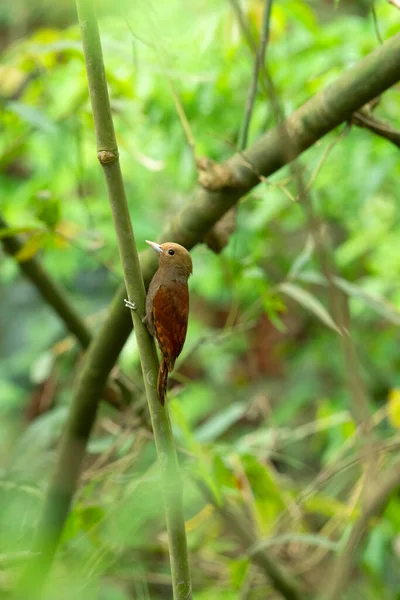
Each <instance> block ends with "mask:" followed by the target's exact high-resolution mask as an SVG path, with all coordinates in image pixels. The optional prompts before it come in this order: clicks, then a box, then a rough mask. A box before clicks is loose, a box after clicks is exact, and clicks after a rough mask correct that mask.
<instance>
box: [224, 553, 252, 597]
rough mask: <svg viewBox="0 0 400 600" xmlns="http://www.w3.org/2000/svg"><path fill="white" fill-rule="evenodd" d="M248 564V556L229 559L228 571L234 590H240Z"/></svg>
mask: <svg viewBox="0 0 400 600" xmlns="http://www.w3.org/2000/svg"><path fill="white" fill-rule="evenodd" d="M249 566H250V561H249V559H248V558H243V559H239V560H234V559H232V560H230V561H229V572H230V577H231V584H232V587H233V588H234V589H235V590H240V588H241V587H242V585H243V582H244V580H245V578H246V575H247V573H248V570H249Z"/></svg>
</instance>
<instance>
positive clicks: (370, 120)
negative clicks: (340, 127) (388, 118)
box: [351, 108, 400, 148]
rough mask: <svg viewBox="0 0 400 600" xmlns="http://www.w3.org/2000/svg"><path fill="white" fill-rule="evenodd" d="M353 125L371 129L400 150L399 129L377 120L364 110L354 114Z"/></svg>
mask: <svg viewBox="0 0 400 600" xmlns="http://www.w3.org/2000/svg"><path fill="white" fill-rule="evenodd" d="M351 123H352V124H354V125H357V126H358V127H364V128H365V129H369V130H370V131H372V132H373V133H375V134H376V135H379V136H380V137H383V138H385V139H386V140H388V141H389V142H391V143H392V144H394V145H395V146H397V148H400V131H399V130H398V129H394V128H393V127H391V126H390V125H388V124H387V123H385V122H384V121H382V120H381V119H377V118H376V117H375V116H373V115H372V114H371V113H370V112H369V111H367V110H365V109H364V108H362V109H360V110H357V111H356V112H355V113H354V114H353V116H352V119H351Z"/></svg>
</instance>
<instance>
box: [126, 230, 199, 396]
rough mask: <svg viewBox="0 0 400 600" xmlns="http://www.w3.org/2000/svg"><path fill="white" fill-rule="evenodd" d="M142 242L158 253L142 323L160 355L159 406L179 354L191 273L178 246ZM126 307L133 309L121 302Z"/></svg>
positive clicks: (187, 258) (189, 260)
mask: <svg viewBox="0 0 400 600" xmlns="http://www.w3.org/2000/svg"><path fill="white" fill-rule="evenodd" d="M146 243H147V244H149V246H151V248H153V250H155V251H156V252H157V254H158V261H159V266H158V270H157V271H156V272H155V274H154V276H153V279H152V280H151V282H150V285H149V289H148V292H147V296H146V316H145V317H144V318H143V321H144V322H145V323H146V325H147V328H148V330H149V332H150V334H151V335H152V336H153V337H155V338H156V340H157V342H158V346H159V348H160V352H161V362H160V367H159V371H158V378H157V392H158V397H159V399H160V402H161V404H164V402H165V396H166V389H167V379H168V373H171V371H173V369H174V366H175V361H176V359H177V358H178V356H179V355H180V353H181V352H182V348H183V345H184V343H185V339H186V332H187V326H188V318H189V287H188V279H189V277H190V275H192V273H193V263H192V258H191V256H190V254H189V252H188V251H187V250H186V248H184V247H183V246H181V245H180V244H175V243H174V242H165V243H163V244H157V243H156V242H151V241H149V240H146ZM125 304H126V306H128V307H129V308H136V306H135V305H134V303H132V302H130V301H128V300H125Z"/></svg>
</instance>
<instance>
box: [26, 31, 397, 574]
mask: <svg viewBox="0 0 400 600" xmlns="http://www.w3.org/2000/svg"><path fill="white" fill-rule="evenodd" d="M399 67H400V34H397V35H396V36H394V37H393V38H391V39H390V40H388V41H387V42H385V43H384V44H383V45H382V46H380V47H379V48H378V49H376V50H375V51H374V52H373V53H372V54H370V55H368V56H367V57H366V58H364V59H363V60H362V61H361V62H360V63H359V64H358V65H356V66H354V67H353V68H352V69H350V70H349V71H347V72H346V73H344V74H343V75H342V76H341V77H339V78H338V79H337V81H336V82H335V83H333V84H332V85H330V86H329V87H328V88H326V89H324V90H322V91H321V92H319V93H318V94H317V95H316V96H314V97H313V98H312V99H310V100H309V101H308V102H306V103H305V104H304V105H303V106H301V107H300V108H299V109H298V110H296V111H295V112H294V113H293V114H292V115H291V117H289V118H288V119H287V121H286V127H287V128H288V129H289V131H290V133H291V136H292V147H291V148H290V149H288V148H286V144H285V141H286V136H283V135H282V129H281V126H279V125H278V126H277V127H275V128H273V129H272V130H271V131H269V132H268V133H267V134H265V135H264V136H262V137H261V138H260V139H259V140H258V141H257V142H256V143H255V144H254V145H253V146H251V147H250V148H249V150H247V151H246V152H245V153H243V154H235V155H234V156H233V157H232V158H231V159H229V160H228V161H227V162H226V163H224V166H225V167H226V168H227V169H229V170H231V171H232V173H233V174H234V175H235V177H236V179H237V183H236V184H235V186H234V187H233V186H231V187H226V188H225V187H222V188H221V189H219V190H216V191H214V192H208V191H207V190H205V189H200V190H199V191H198V193H197V195H196V196H195V197H194V199H193V200H191V201H190V202H189V203H188V204H187V205H186V207H184V209H183V210H182V211H181V213H180V214H178V215H177V216H176V217H175V218H174V219H173V220H172V221H171V222H170V223H169V224H168V225H167V227H166V229H165V230H164V232H163V234H162V236H161V240H160V241H163V240H164V241H165V240H173V241H174V242H177V243H180V244H182V245H184V246H185V247H186V248H188V249H191V248H192V247H193V246H194V245H196V244H198V243H200V242H201V241H202V240H203V239H204V236H205V234H206V233H207V231H209V230H210V229H211V228H212V227H213V226H214V225H215V223H216V222H217V221H218V220H219V219H220V218H221V216H222V215H223V214H224V213H225V212H227V211H228V210H229V209H230V208H231V207H232V206H233V205H234V204H235V203H236V202H237V201H238V200H239V199H240V198H241V197H242V196H243V195H244V194H246V193H247V192H249V191H250V190H251V189H252V188H253V187H254V186H256V185H257V184H258V183H260V181H261V180H262V178H263V177H268V176H269V175H271V174H272V173H274V172H275V171H277V170H278V169H280V168H281V167H282V166H283V165H285V164H286V163H287V162H288V161H289V156H290V159H291V160H292V159H293V158H295V156H297V155H298V154H300V153H301V152H303V151H304V150H306V149H307V148H309V147H310V146H311V145H312V144H314V143H315V142H316V141H318V140H319V139H320V138H321V137H323V136H324V135H325V134H326V133H328V131H330V130H332V129H334V128H335V127H336V126H337V125H339V124H340V123H341V122H343V121H347V120H349V119H350V118H351V115H352V114H353V113H354V112H355V111H356V110H358V109H359V108H360V107H361V106H363V105H364V104H366V103H367V102H369V101H370V100H372V99H373V98H375V97H376V96H378V95H379V94H381V93H382V92H383V91H384V90H385V89H387V88H389V87H390V86H392V85H393V84H394V83H396V81H397V80H398V77H399ZM288 150H290V152H288ZM141 267H142V273H143V278H144V281H145V284H148V283H149V281H150V279H151V277H152V275H153V273H154V271H155V268H156V257H155V256H154V253H152V252H151V251H150V250H148V251H146V252H145V253H143V255H142V256H141ZM125 294H126V292H125V286H121V287H120V289H119V290H118V291H117V293H116V295H115V298H114V301H113V304H112V308H111V311H110V313H109V315H108V317H107V318H106V320H105V322H104V323H103V326H102V327H101V329H100V331H99V333H98V335H97V336H96V338H95V339H94V340H93V343H92V344H91V347H90V349H89V352H88V354H87V356H86V360H85V366H84V369H83V370H82V372H81V375H80V377H79V380H78V383H77V388H76V392H75V394H74V398H73V400H72V408H71V414H70V418H69V420H68V424H67V428H66V432H65V435H64V439H63V443H62V446H61V448H60V452H59V457H58V462H57V468H56V471H55V475H54V476H53V478H52V480H51V483H50V488H49V492H48V495H47V498H46V502H45V507H44V511H43V516H42V520H41V523H40V526H39V533H38V538H39V539H40V538H44V539H46V538H49V540H50V544H49V552H48V562H49V563H50V562H51V560H52V557H53V555H54V552H55V550H56V547H57V544H58V541H59V538H60V536H61V533H62V530H63V527H64V523H65V519H66V517H67V514H68V509H69V506H70V503H71V501H72V496H73V494H74V491H75V488H76V485H77V480H78V476H79V473H80V469H81V464H82V460H83V456H84V449H85V446H86V444H87V441H88V438H89V434H90V431H91V429H92V426H93V422H94V419H95V417H96V411H97V404H98V401H99V398H100V395H101V392H102V390H103V388H104V385H105V383H106V380H107V377H108V374H109V372H110V370H111V368H112V366H113V365H114V363H115V362H116V360H117V358H118V355H119V353H120V352H121V350H122V348H123V346H124V344H125V342H126V340H127V338H128V336H129V334H130V332H131V329H132V321H131V318H130V315H129V312H128V311H127V310H126V309H125V308H124V306H123V300H124V297H125ZM77 448H78V451H77ZM63 471H66V472H67V473H69V477H68V478H66V479H65V480H60V476H59V473H62V472H63ZM60 497H61V498H62V503H61V504H59V502H58V498H60Z"/></svg>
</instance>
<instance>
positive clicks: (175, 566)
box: [76, 0, 192, 600]
mask: <svg viewBox="0 0 400 600" xmlns="http://www.w3.org/2000/svg"><path fill="white" fill-rule="evenodd" d="M76 4H77V9H78V18H79V23H80V26H81V34H82V42H83V52H84V57H85V64H86V72H87V78H88V84H89V95H90V100H91V104H92V110H93V118H94V124H95V131H96V140H97V156H98V158H99V161H100V163H101V165H102V167H103V171H104V176H105V179H106V183H107V189H108V196H109V200H110V205H111V212H112V216H113V220H114V227H115V232H116V236H117V241H118V249H119V254H120V259H121V263H122V267H123V270H124V278H125V286H126V290H127V293H128V297H129V298H130V300H132V301H133V302H135V304H136V306H137V307H138V309H139V310H137V311H132V320H133V324H134V326H135V332H136V341H137V345H138V349H139V356H140V362H141V366H142V372H143V379H144V384H145V389H146V396H147V400H148V404H149V410H150V416H151V421H152V426H153V432H154V439H155V443H156V447H157V453H158V458H159V463H160V470H161V478H162V487H163V496H164V505H165V514H166V521H167V531H168V540H169V550H170V561H171V572H172V587H173V594H174V598H175V600H188V599H190V598H191V597H192V593H191V580H190V572H189V560H188V552H187V543H186V531H185V519H184V512H183V502H182V484H181V479H180V473H179V465H178V458H177V454H176V449H175V443H174V438H173V434H172V429H171V423H170V419H169V414H168V408H167V405H166V404H165V405H164V406H163V405H161V403H160V400H159V398H158V394H157V388H156V381H157V372H158V358H157V353H156V349H155V345H154V340H153V338H152V337H151V336H150V334H149V332H148V330H147V327H146V326H145V325H144V324H143V323H142V321H141V318H140V314H143V313H144V306H145V299H146V292H145V286H144V282H143V277H142V273H141V269H140V263H139V256H138V253H137V249H136V245H135V239H134V234H133V229H132V224H131V219H130V215H129V209H128V203H127V200H126V195H125V189H124V184H123V180H122V174H121V169H120V164H119V159H118V148H117V142H116V139H115V133H114V127H113V122H112V116H111V109H110V103H109V98H108V91H107V83H106V76H105V70H104V63H103V56H102V49H101V42H100V35H99V30H98V25H97V18H96V14H95V9H94V3H93V0H77V2H76Z"/></svg>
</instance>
